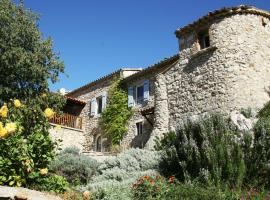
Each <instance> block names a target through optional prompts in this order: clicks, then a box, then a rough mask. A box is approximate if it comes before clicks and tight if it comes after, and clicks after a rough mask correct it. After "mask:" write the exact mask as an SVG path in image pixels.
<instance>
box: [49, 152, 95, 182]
mask: <svg viewBox="0 0 270 200" xmlns="http://www.w3.org/2000/svg"><path fill="white" fill-rule="evenodd" d="M97 167H98V163H97V161H95V160H93V159H91V158H90V157H89V156H86V155H82V154H80V153H79V149H76V148H67V149H65V150H63V151H62V152H61V153H60V154H59V155H58V156H57V157H56V159H55V160H54V161H53V162H52V163H51V164H50V170H51V171H52V172H54V173H56V174H58V175H61V176H64V177H65V178H66V179H67V180H68V182H69V183H71V184H72V185H81V184H87V183H88V181H89V180H90V179H91V177H92V176H93V175H94V174H95V173H96V171H97Z"/></svg>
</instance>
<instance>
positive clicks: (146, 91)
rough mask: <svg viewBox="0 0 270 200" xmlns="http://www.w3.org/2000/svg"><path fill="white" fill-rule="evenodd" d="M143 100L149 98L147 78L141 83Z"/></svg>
mask: <svg viewBox="0 0 270 200" xmlns="http://www.w3.org/2000/svg"><path fill="white" fill-rule="evenodd" d="M143 100H144V101H148V100H149V80H145V81H144V84H143Z"/></svg>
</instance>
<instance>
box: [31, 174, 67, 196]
mask: <svg viewBox="0 0 270 200" xmlns="http://www.w3.org/2000/svg"><path fill="white" fill-rule="evenodd" d="M68 186H69V184H68V182H67V180H66V179H65V178H64V177H62V176H58V175H49V176H46V177H45V178H38V179H37V181H36V182H35V184H34V185H32V188H33V189H35V190H40V191H50V192H57V193H63V192H65V191H66V190H67V189H68Z"/></svg>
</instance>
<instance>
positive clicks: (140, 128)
mask: <svg viewBox="0 0 270 200" xmlns="http://www.w3.org/2000/svg"><path fill="white" fill-rule="evenodd" d="M136 135H143V122H142V121H141V122H136Z"/></svg>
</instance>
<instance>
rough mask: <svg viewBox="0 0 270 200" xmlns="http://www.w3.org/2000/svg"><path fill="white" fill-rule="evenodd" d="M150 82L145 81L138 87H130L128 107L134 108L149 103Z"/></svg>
mask: <svg viewBox="0 0 270 200" xmlns="http://www.w3.org/2000/svg"><path fill="white" fill-rule="evenodd" d="M149 89H150V88H149V80H144V82H143V83H141V84H138V85H137V86H129V87H128V107H133V106H135V105H136V104H143V103H144V102H146V103H147V102H148V101H149V96H150V95H149Z"/></svg>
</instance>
